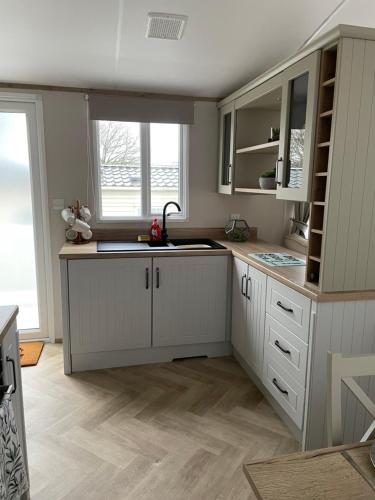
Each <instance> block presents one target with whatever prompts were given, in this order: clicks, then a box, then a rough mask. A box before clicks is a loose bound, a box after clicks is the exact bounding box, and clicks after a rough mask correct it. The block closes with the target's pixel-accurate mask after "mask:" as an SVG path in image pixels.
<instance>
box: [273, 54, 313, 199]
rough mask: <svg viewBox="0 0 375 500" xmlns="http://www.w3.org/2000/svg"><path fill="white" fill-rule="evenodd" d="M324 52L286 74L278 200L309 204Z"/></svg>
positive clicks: (281, 126) (303, 61) (300, 63)
mask: <svg viewBox="0 0 375 500" xmlns="http://www.w3.org/2000/svg"><path fill="white" fill-rule="evenodd" d="M319 61H320V51H316V52H314V53H313V54H311V55H310V56H308V57H305V58H304V59H302V60H301V61H299V62H298V63H296V64H294V65H293V66H291V67H290V68H288V69H286V70H285V71H284V73H283V77H284V78H283V80H284V83H283V94H282V100H281V102H282V105H281V121H280V144H279V157H278V159H277V163H276V182H277V198H280V199H284V200H295V201H308V200H309V198H310V196H309V194H310V181H311V172H312V163H313V150H314V136H315V121H316V109H317V94H318V81H319Z"/></svg>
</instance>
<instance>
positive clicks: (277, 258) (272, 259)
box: [249, 253, 306, 267]
mask: <svg viewBox="0 0 375 500" xmlns="http://www.w3.org/2000/svg"><path fill="white" fill-rule="evenodd" d="M249 256H250V257H253V259H257V260H260V262H263V264H267V265H268V266H272V267H284V266H305V265H306V262H305V261H304V260H302V259H298V258H297V257H294V256H293V255H289V254H288V253H249Z"/></svg>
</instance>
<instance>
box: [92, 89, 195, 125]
mask: <svg viewBox="0 0 375 500" xmlns="http://www.w3.org/2000/svg"><path fill="white" fill-rule="evenodd" d="M89 106H90V119H91V120H109V121H124V122H143V123H180V124H187V125H191V124H192V123H194V102H193V101H190V100H178V99H163V98H147V97H128V96H115V95H103V94H89Z"/></svg>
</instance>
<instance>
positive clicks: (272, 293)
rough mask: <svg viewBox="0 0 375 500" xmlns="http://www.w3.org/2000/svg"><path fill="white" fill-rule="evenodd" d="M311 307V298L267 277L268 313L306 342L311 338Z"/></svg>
mask: <svg viewBox="0 0 375 500" xmlns="http://www.w3.org/2000/svg"><path fill="white" fill-rule="evenodd" d="M310 308H311V300H310V299H308V298H307V297H304V296H303V295H301V294H300V293H298V292H295V291H294V290H292V289H291V288H288V287H287V286H285V285H282V284H281V283H279V282H278V281H276V280H274V279H272V278H267V303H266V310H267V312H268V314H270V315H271V316H272V317H273V318H274V319H276V320H278V321H279V322H280V323H281V324H282V325H283V326H284V327H285V328H287V329H288V330H290V331H291V332H293V333H294V334H295V335H297V337H299V338H300V339H302V340H303V341H304V342H306V344H307V343H308V338H309V323H310Z"/></svg>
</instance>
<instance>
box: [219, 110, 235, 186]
mask: <svg viewBox="0 0 375 500" xmlns="http://www.w3.org/2000/svg"><path fill="white" fill-rule="evenodd" d="M219 116H220V124H219V182H218V192H219V193H221V194H232V189H233V169H234V164H233V162H234V133H235V110H234V101H232V102H230V103H229V104H226V105H224V106H223V107H222V108H220V110H219Z"/></svg>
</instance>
